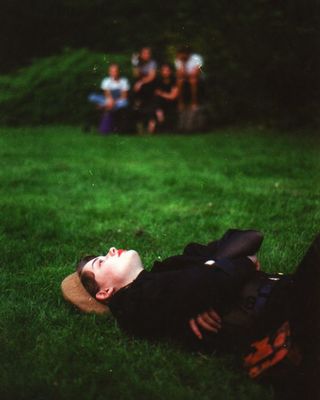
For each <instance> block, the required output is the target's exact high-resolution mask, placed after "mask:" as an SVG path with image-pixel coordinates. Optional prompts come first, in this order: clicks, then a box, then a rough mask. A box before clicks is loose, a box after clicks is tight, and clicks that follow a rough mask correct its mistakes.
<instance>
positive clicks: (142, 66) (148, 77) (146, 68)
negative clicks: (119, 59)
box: [131, 47, 157, 125]
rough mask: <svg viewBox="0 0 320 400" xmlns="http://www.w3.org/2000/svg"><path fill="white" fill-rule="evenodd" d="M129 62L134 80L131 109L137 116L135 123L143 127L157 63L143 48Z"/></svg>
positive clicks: (150, 98)
mask: <svg viewBox="0 0 320 400" xmlns="http://www.w3.org/2000/svg"><path fill="white" fill-rule="evenodd" d="M131 61H132V66H133V76H134V78H135V79H136V81H135V83H134V85H133V108H134V110H135V111H136V114H137V122H138V123H140V124H142V125H144V124H145V122H146V118H147V115H148V114H149V113H150V110H151V108H150V107H151V106H152V100H153V93H154V88H155V86H154V85H155V80H156V76H157V63H156V61H155V60H154V59H153V58H152V51H151V48H150V47H143V48H142V49H141V50H140V53H139V55H136V54H134V55H133V56H132V60H131Z"/></svg>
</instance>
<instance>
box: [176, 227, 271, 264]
mask: <svg viewBox="0 0 320 400" xmlns="http://www.w3.org/2000/svg"><path fill="white" fill-rule="evenodd" d="M262 241H263V235H262V233H261V232H259V231H256V230H238V229H229V230H228V231H227V232H226V233H225V234H224V235H223V236H222V238H221V239H219V240H215V241H212V242H210V243H208V244H207V245H202V244H198V243H190V244H188V245H187V246H186V247H185V249H184V254H185V255H189V256H191V255H193V256H196V255H198V256H207V257H212V258H236V257H243V256H251V255H254V254H256V253H257V252H258V251H259V249H260V246H261V243H262Z"/></svg>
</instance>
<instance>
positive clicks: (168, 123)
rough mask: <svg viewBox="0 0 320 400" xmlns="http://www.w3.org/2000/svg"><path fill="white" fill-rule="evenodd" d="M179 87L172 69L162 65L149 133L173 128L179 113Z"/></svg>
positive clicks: (157, 81)
mask: <svg viewBox="0 0 320 400" xmlns="http://www.w3.org/2000/svg"><path fill="white" fill-rule="evenodd" d="M177 97H178V86H177V81H176V78H175V76H174V75H173V71H172V67H171V66H170V65H169V64H162V66H161V68H160V76H159V77H158V78H157V80H156V82H155V90H154V110H153V112H152V116H151V119H150V120H149V123H148V131H149V132H150V133H153V132H154V131H155V130H156V128H157V127H159V128H160V127H161V128H172V127H173V125H174V122H175V117H176V111H177Z"/></svg>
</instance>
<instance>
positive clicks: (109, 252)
mask: <svg viewBox="0 0 320 400" xmlns="http://www.w3.org/2000/svg"><path fill="white" fill-rule="evenodd" d="M116 254H117V249H116V248H115V247H110V249H109V251H108V254H107V255H108V256H112V257H113V256H115V255H116Z"/></svg>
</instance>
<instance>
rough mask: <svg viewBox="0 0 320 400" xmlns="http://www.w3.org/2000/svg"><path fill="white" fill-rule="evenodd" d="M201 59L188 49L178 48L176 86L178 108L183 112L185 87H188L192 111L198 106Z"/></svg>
mask: <svg viewBox="0 0 320 400" xmlns="http://www.w3.org/2000/svg"><path fill="white" fill-rule="evenodd" d="M202 66H203V58H202V57H201V56H200V55H199V54H195V53H192V52H191V49H190V48H189V47H183V48H180V49H179V50H178V51H177V55H176V59H175V67H176V74H177V85H178V89H179V97H178V107H179V110H184V109H185V107H186V99H185V97H186V96H185V87H186V85H189V87H190V105H191V109H192V110H196V109H197V108H198V106H199V81H200V77H201V74H202V70H201V69H202Z"/></svg>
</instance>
